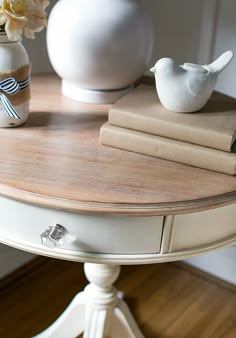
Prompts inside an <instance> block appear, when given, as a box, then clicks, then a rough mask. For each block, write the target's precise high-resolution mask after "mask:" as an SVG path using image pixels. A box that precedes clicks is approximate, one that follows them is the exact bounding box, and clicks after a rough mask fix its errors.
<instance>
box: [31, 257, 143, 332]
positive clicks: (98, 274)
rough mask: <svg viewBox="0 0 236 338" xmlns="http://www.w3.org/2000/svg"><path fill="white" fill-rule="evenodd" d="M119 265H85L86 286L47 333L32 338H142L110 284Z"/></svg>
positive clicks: (116, 274) (118, 295) (117, 272)
mask: <svg viewBox="0 0 236 338" xmlns="http://www.w3.org/2000/svg"><path fill="white" fill-rule="evenodd" d="M119 273H120V266H119V265H108V264H92V263H85V274H86V277H87V278H88V280H89V281H90V284H89V285H88V286H87V287H86V288H85V289H84V291H83V292H80V293H78V294H77V295H76V296H75V298H74V299H73V301H72V302H71V304H70V305H69V307H68V308H67V309H66V310H65V311H64V312H63V313H62V315H61V316H60V317H59V318H58V319H57V320H56V322H54V323H53V324H52V325H51V326H50V327H49V328H48V329H46V330H45V331H43V332H42V333H40V334H39V335H37V336H36V337H35V338H65V337H66V338H75V337H77V336H79V335H81V334H82V333H84V335H83V337H84V338H105V337H111V338H144V335H143V334H142V333H141V331H140V330H139V328H138V326H137V324H136V323H135V321H134V319H133V317H132V315H131V313H130V310H129V309H128V307H127V305H126V303H125V302H124V301H123V300H122V299H121V298H122V297H121V296H120V293H119V292H117V290H116V289H115V288H114V286H113V283H114V282H115V281H116V279H117V278H118V276H119Z"/></svg>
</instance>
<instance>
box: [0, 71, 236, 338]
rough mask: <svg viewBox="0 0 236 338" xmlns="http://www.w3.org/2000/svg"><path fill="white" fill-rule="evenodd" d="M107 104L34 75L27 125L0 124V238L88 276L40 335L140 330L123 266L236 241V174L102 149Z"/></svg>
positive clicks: (118, 336) (135, 333)
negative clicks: (124, 286)
mask: <svg viewBox="0 0 236 338" xmlns="http://www.w3.org/2000/svg"><path fill="white" fill-rule="evenodd" d="M108 108H109V107H108V106H93V105H82V104H79V103H78V102H74V101H71V100H69V99H66V98H64V97H62V96H61V94H60V81H59V80H58V79H57V78H55V77H53V76H38V77H35V78H34V79H33V84H32V102H31V112H32V113H31V114H30V117H29V119H28V121H27V123H26V124H25V125H24V126H22V127H20V128H12V129H1V130H0V136H1V137H0V154H1V156H0V162H1V163H0V170H1V175H0V196H1V197H0V211H1V224H0V242H2V243H5V244H7V245H10V246H13V247H16V248H19V249H22V250H25V251H29V252H33V253H36V254H40V255H46V256H50V257H54V258H60V259H66V260H72V261H78V262H85V273H86V276H87V277H88V279H89V281H90V284H89V285H88V286H87V287H86V288H85V290H84V291H83V292H81V293H79V294H78V295H77V296H76V297H75V299H74V300H73V301H72V303H71V304H70V305H69V307H68V308H67V309H66V310H65V312H64V313H63V314H62V315H61V316H60V317H59V319H58V320H57V321H56V322H55V323H54V324H52V326H51V327H49V328H48V329H46V330H45V331H44V332H42V333H41V334H39V335H38V336H37V337H45V338H49V337H54V338H60V337H61V338H65V337H67V338H74V337H76V336H78V335H79V334H81V333H82V332H84V337H85V338H102V337H106V336H111V337H112V338H131V337H132V338H140V337H143V334H142V333H141V332H140V330H139V328H138V326H137V324H136V323H135V321H134V319H133V317H132V315H131V313H130V311H129V309H128V307H127V305H126V303H125V302H124V301H123V299H122V293H120V292H118V291H117V290H116V289H115V288H114V287H113V283H114V282H115V280H116V279H117V278H118V275H119V271H120V265H122V264H144V263H154V262H156V263H158V262H166V261H174V260H178V259H184V258H187V257H191V256H193V255H196V254H200V253H205V252H208V251H210V250H214V249H216V248H220V247H224V246H225V245H230V244H233V243H235V242H236V224H235V221H234V220H235V217H236V206H235V205H234V203H235V202H236V178H235V177H231V176H227V175H223V174H219V173H214V172H210V171H207V170H203V169H197V168H193V167H190V166H185V165H181V164H177V163H173V162H168V161H164V160H160V159H157V158H152V157H148V156H142V155H140V154H135V153H130V152H125V151H122V150H118V149H112V148H109V147H105V146H101V145H100V143H99V129H100V127H101V126H102V125H103V123H105V122H106V121H107V111H108ZM62 273H63V271H62ZM55 282H56V278H55Z"/></svg>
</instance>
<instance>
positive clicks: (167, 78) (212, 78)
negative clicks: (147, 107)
mask: <svg viewBox="0 0 236 338" xmlns="http://www.w3.org/2000/svg"><path fill="white" fill-rule="evenodd" d="M232 57H233V52H232V51H228V52H225V53H224V54H222V55H221V56H220V57H219V58H218V59H217V60H215V61H214V62H212V63H211V64H209V65H203V66H201V65H197V64H192V63H185V64H183V65H180V66H179V65H177V64H176V63H175V61H174V60H172V59H170V58H163V59H160V60H159V61H158V62H157V63H156V64H155V66H154V67H153V68H151V69H150V70H151V72H153V73H154V74H155V80H156V89H157V94H158V96H159V99H160V101H161V103H162V104H163V106H164V107H165V108H167V109H168V110H172V111H175V112H179V113H190V112H194V111H198V110H200V109H202V108H203V107H204V106H205V104H206V103H207V101H208V99H209V98H210V96H211V94H212V92H213V90H214V88H215V85H216V81H217V78H218V75H219V74H220V73H221V71H222V70H223V69H224V68H225V67H226V66H227V65H228V64H229V62H230V61H231V59H232Z"/></svg>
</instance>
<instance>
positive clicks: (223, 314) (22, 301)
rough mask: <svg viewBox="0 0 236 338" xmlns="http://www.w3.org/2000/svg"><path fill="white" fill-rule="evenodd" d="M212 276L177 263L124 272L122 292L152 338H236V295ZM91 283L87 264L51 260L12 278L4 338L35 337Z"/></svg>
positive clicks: (6, 292)
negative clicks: (210, 277) (85, 267)
mask: <svg viewBox="0 0 236 338" xmlns="http://www.w3.org/2000/svg"><path fill="white" fill-rule="evenodd" d="M206 276H207V275H198V274H197V273H196V272H194V271H191V270H189V269H187V268H185V267H184V266H183V265H178V264H175V263H168V264H155V265H142V266H130V267H128V266H124V267H123V268H122V273H121V276H120V278H119V280H118V281H117V283H116V286H117V288H119V289H121V290H122V291H124V294H125V300H126V301H127V303H128V305H129V307H130V309H131V311H132V312H133V314H134V316H135V318H136V320H137V322H138V323H139V326H140V327H141V329H142V331H143V333H144V335H145V337H146V338H236V292H235V289H234V288H233V287H231V288H230V287H227V284H222V285H221V284H220V283H218V282H217V281H214V280H212V279H208V278H207V277H206ZM86 283H87V282H86V278H85V276H84V273H83V265H82V264H80V263H72V262H66V261H60V260H54V259H49V258H40V259H39V260H38V261H36V262H35V263H34V262H33V263H31V265H30V266H28V267H27V268H25V269H22V270H21V271H20V272H18V273H16V274H14V275H12V276H11V277H10V278H8V279H6V280H5V281H3V282H2V283H0V299H1V301H0V338H29V337H32V336H34V335H35V334H37V333H38V332H40V331H41V330H43V329H44V328H46V327H47V326H48V325H49V324H50V323H52V322H53V321H54V320H55V319H56V318H57V317H58V316H59V315H60V313H61V312H62V311H63V310H64V309H65V307H66V306H67V305H68V304H69V302H70V301H71V299H72V298H73V296H74V295H75V294H76V293H77V292H78V291H79V290H81V289H83V288H84V286H85V285H86ZM65 338H67V337H65ZM121 338H123V337H121Z"/></svg>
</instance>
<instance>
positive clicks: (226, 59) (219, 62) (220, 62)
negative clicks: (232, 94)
mask: <svg viewBox="0 0 236 338" xmlns="http://www.w3.org/2000/svg"><path fill="white" fill-rule="evenodd" d="M233 56H234V53H233V52H232V51H230V50H229V51H228V52H225V53H223V54H222V55H221V56H219V57H218V59H216V60H215V61H214V62H212V63H210V64H209V65H207V66H205V68H207V69H209V70H210V71H211V72H214V73H220V72H221V71H222V70H223V69H224V68H225V67H226V66H227V65H228V64H229V63H230V61H231V60H232V58H233Z"/></svg>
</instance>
